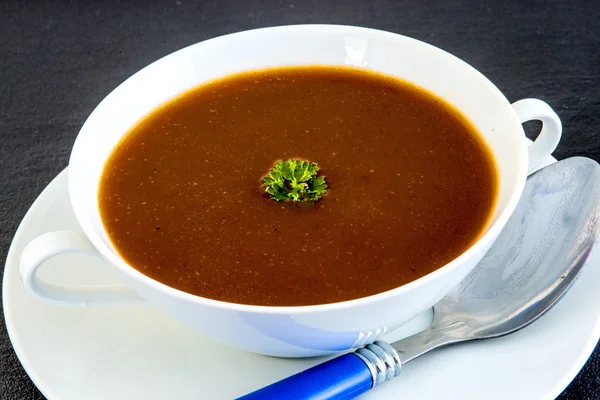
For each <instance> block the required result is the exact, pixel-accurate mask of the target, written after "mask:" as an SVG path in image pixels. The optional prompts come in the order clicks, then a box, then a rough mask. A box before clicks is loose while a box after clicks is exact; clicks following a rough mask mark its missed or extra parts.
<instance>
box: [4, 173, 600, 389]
mask: <svg viewBox="0 0 600 400" xmlns="http://www.w3.org/2000/svg"><path fill="white" fill-rule="evenodd" d="M77 228H78V225H77V222H76V220H75V217H74V215H73V213H72V211H71V208H70V205H69V199H68V196H67V173H66V171H63V172H62V173H61V174H60V175H59V176H58V177H57V178H56V179H54V181H53V182H52V183H51V184H50V185H49V186H48V187H47V188H46V189H45V190H44V192H43V193H42V194H41V195H40V197H39V198H38V199H37V200H36V202H35V203H34V204H33V206H32V207H31V209H30V210H29V212H28V213H27V215H26V216H25V218H24V220H23V222H22V223H21V226H20V227H19V229H18V231H17V233H16V235H15V238H14V241H13V243H12V246H11V248H10V251H9V253H8V258H7V262H6V269H5V272H4V283H3V302H4V313H5V318H6V324H7V327H8V333H9V335H10V338H11V340H12V343H13V346H14V348H15V351H16V353H17V355H18V357H19V359H20V361H21V362H22V364H23V366H24V367H25V370H26V371H27V373H28V374H29V376H30V377H31V379H32V380H33V382H34V383H35V384H36V385H37V387H38V388H39V389H40V390H41V391H42V393H43V394H44V395H45V396H46V397H48V398H49V399H52V400H55V399H56V400H57V399H61V400H71V399H73V400H91V399H102V400H105V399H113V400H117V399H146V400H150V399H166V398H170V399H178V400H179V399H194V400H198V399H231V398H234V397H236V396H239V395H242V394H244V393H247V392H249V391H252V390H254V389H257V388H259V387H261V386H264V385H265V384H268V383H271V382H274V381H276V380H278V379H281V378H283V377H285V376H287V375H291V374H293V373H295V372H298V371H301V370H303V369H305V368H307V367H309V366H312V365H314V364H316V363H319V362H321V361H323V359H308V360H307V359H304V360H284V359H277V358H271V357H264V356H259V355H255V354H250V353H246V352H243V351H239V350H235V349H233V348H230V347H227V346H224V345H221V344H219V343H216V342H214V341H212V340H209V339H207V338H204V337H202V336H201V335H199V334H197V333H195V332H194V331H192V330H190V329H188V328H187V327H185V326H183V325H181V324H180V323H179V322H177V321H175V320H173V319H171V318H170V317H169V316H168V315H165V314H164V313H162V312H161V311H159V310H156V309H154V308H152V307H150V306H146V305H138V306H112V307H93V308H65V307H59V306H52V305H48V304H45V303H41V302H39V301H38V300H36V299H34V298H32V297H31V296H29V295H28V294H27V293H25V291H24V288H23V285H22V284H21V281H20V279H19V273H18V258H19V255H20V253H21V251H22V249H23V247H24V246H25V245H26V244H27V242H29V241H30V240H31V239H33V238H35V237H36V236H38V235H40V234H41V233H44V232H47V231H52V230H61V229H77ZM50 262H52V263H54V265H55V266H56V267H57V269H59V271H58V272H55V273H53V276H51V277H48V279H54V280H56V281H60V282H63V283H65V282H66V281H71V282H74V281H78V282H81V281H86V280H87V281H88V282H92V281H94V282H98V281H105V282H107V283H108V282H113V281H114V280H115V279H118V278H117V277H116V276H115V275H113V274H114V272H113V271H112V270H110V269H109V268H107V267H106V266H104V265H102V264H101V263H100V262H99V261H96V260H94V259H91V258H87V257H85V256H77V255H63V256H60V257H56V258H55V259H52V260H50V261H49V262H48V263H50ZM53 270H55V269H53ZM40 273H46V274H47V270H46V271H44V267H42V270H41V271H40ZM598 282H600V252H596V253H595V255H593V256H592V258H591V259H590V261H589V263H588V265H587V267H586V268H585V270H584V271H583V273H582V276H581V278H580V279H579V281H578V282H577V283H576V284H575V285H574V287H573V289H572V290H571V291H570V292H569V293H568V294H567V295H566V296H565V298H564V299H563V300H562V301H561V302H560V303H559V304H558V305H557V306H556V307H555V308H554V309H552V310H551V311H550V312H549V313H548V314H546V315H545V316H544V317H542V318H541V319H540V320H539V321H537V322H535V323H534V324H533V325H532V326H530V327H528V328H526V329H524V330H522V331H520V332H517V333H515V334H513V335H510V336H507V337H503V338H499V339H493V340H485V341H479V342H475V343H470V344H464V345H457V346H453V347H448V348H444V349H441V350H438V351H435V352H432V353H430V354H428V355H426V356H424V357H422V358H419V359H417V360H416V361H414V362H411V363H410V364H408V365H406V366H405V368H403V371H402V374H401V376H400V377H398V378H396V379H395V380H393V381H391V382H387V383H386V384H384V385H382V386H380V387H378V388H377V389H375V390H373V391H372V392H370V393H367V394H366V395H364V396H363V397H361V398H364V399H390V398H393V399H412V400H417V399H419V400H420V399H447V400H448V399H450V400H452V399H460V400H470V399H473V400H480V399H484V398H485V399H488V400H493V399H502V400H505V399H512V400H518V399H527V400H532V399H553V398H555V397H556V396H558V395H559V394H560V392H561V391H562V390H563V389H564V388H565V387H566V386H567V385H568V384H569V382H570V381H571V380H572V379H573V378H574V377H575V375H576V374H577V372H578V371H579V370H580V369H581V367H582V366H583V365H584V363H585V361H586V360H587V358H588V357H589V356H590V354H591V352H592V351H593V349H594V346H595V345H596V342H597V341H598V338H599V337H600V291H598V290H597V286H598V285H597V283H598ZM430 316H431V314H430V313H429V314H425V315H422V316H420V317H418V318H416V319H415V320H414V321H413V322H412V323H409V325H408V326H407V327H405V328H404V329H403V330H402V331H396V332H394V333H393V334H392V335H390V336H389V337H388V338H386V339H388V340H393V339H396V338H399V337H401V336H403V335H406V334H409V333H411V332H415V331H416V330H420V329H422V328H424V326H425V325H426V324H427V323H428V320H429V318H430Z"/></svg>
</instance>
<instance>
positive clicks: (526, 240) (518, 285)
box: [393, 157, 600, 363]
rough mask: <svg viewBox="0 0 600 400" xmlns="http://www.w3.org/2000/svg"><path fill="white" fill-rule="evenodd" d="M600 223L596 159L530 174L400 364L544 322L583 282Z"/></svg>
mask: <svg viewBox="0 0 600 400" xmlns="http://www.w3.org/2000/svg"><path fill="white" fill-rule="evenodd" d="M532 216H534V217H532ZM599 222H600V166H599V165H598V164H597V163H596V162H595V161H593V160H590V159H588V158H583V157H573V158H569V159H566V160H563V161H560V162H558V163H555V164H552V165H550V166H548V167H546V168H544V169H542V170H540V171H538V172H536V173H534V174H532V175H531V176H530V177H529V178H528V180H527V185H526V186H525V190H524V192H523V195H522V197H521V200H520V202H519V204H518V205H517V208H516V209H515V212H514V213H513V215H512V216H511V218H510V219H509V220H508V223H507V224H506V227H505V228H504V230H503V231H502V232H501V233H500V235H499V236H498V239H497V240H496V241H495V242H494V244H493V245H492V247H491V248H490V250H489V251H488V253H487V254H486V255H485V257H484V258H483V260H482V261H481V262H480V263H479V264H478V265H477V267H476V268H475V269H474V270H473V271H472V272H471V273H470V274H469V275H468V276H467V278H466V279H465V280H463V281H462V283H461V284H460V285H459V286H458V287H457V288H456V289H454V290H453V291H452V292H450V293H449V294H448V295H447V296H446V297H444V298H443V299H442V300H441V301H440V302H439V303H438V304H436V305H435V307H434V308H433V310H434V316H433V322H432V324H431V325H430V326H429V327H428V328H427V329H426V330H425V331H423V332H421V333H419V334H417V335H414V336H411V337H410V338H407V339H405V340H400V341H398V342H396V343H394V344H393V346H394V348H395V349H396V351H398V354H399V356H400V359H401V360H402V362H403V363H405V362H408V361H410V360H412V359H414V358H415V357H418V356H419V355H421V354H424V353H425V352H427V351H429V350H432V349H433V348H436V347H440V346H442V345H446V344H450V343H456V342H461V341H466V340H473V339H487V338H493V337H498V336H503V335H507V334H509V333H512V332H515V331H517V330H519V329H522V328H524V327H525V326H527V325H529V324H531V323H532V322H533V321H535V320H536V319H538V318H539V317H541V316H542V315H543V314H544V313H546V312H547V311H548V310H549V309H550V308H552V306H554V304H556V303H557V302H558V301H559V300H560V299H561V297H562V296H563V295H564V294H565V293H566V292H567V291H568V290H569V288H570V287H571V286H572V285H573V283H574V282H575V281H576V280H577V278H578V277H579V275H580V273H581V271H582V268H583V266H584V264H585V261H586V260H587V259H588V257H589V255H590V254H591V252H592V250H593V248H594V246H595V243H596V239H597V238H598V236H599V234H600V223H599ZM424 342H427V343H426V344H425V343H424Z"/></svg>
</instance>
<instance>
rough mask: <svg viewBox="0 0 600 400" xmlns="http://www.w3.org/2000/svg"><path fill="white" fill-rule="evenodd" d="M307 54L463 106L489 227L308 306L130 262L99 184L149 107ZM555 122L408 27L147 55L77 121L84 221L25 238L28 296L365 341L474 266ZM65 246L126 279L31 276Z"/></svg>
mask: <svg viewBox="0 0 600 400" xmlns="http://www.w3.org/2000/svg"><path fill="white" fill-rule="evenodd" d="M310 64H323V65H345V66H355V67H363V68H367V69H370V70H372V71H378V72H382V73H385V74H389V75H394V76H398V77H400V78H402V79H406V80H408V81H410V82H412V83H414V84H416V85H419V86H421V87H423V88H425V89H428V90H430V91H431V92H433V93H435V94H437V95H438V96H441V97H443V98H444V99H445V100H447V101H448V102H449V103H450V104H452V105H453V106H455V107H456V108H457V109H459V110H460V111H461V112H463V113H464V115H465V116H466V117H467V118H469V119H470V121H471V122H472V123H473V124H474V125H475V127H476V128H477V129H478V130H479V132H480V133H481V135H482V137H483V139H484V140H485V141H486V143H487V144H488V145H489V147H490V150H491V151H492V153H493V155H494V158H495V159H496V165H497V168H498V173H499V186H498V201H497V205H496V208H495V210H494V213H493V214H492V219H491V223H490V225H489V227H488V229H487V230H486V231H485V233H484V235H483V236H482V237H481V238H480V239H479V240H478V241H477V242H476V243H475V244H473V245H472V246H471V247H470V248H469V249H467V250H466V251H465V252H464V253H463V254H461V255H460V256H458V257H457V258H456V259H454V260H452V261H451V262H449V263H448V264H447V265H445V266H444V267H442V268H439V269H438V270H436V271H434V272H432V273H430V274H427V275H426V276H424V277H422V278H420V279H417V280H415V281H413V282H410V283H408V284H406V285H403V286H400V287H398V288H395V289H392V290H389V291H386V292H383V293H378V294H375V295H373V296H369V297H364V298H360V299H355V300H351V301H346V302H340V303H334V304H324V305H315V306H306V307H261V306H249V305H243V304H232V303H225V302H221V301H215V300H210V299H206V298H202V297H199V296H193V295H191V294H188V293H184V292H181V291H179V290H176V289H174V288H171V287H169V286H166V285H164V284H161V283H159V282H157V281H155V280H152V279H151V278H149V277H148V276H146V275H144V274H142V273H140V272H139V271H137V270H136V269H134V268H132V267H130V266H129V265H127V263H126V262H125V261H124V260H123V259H121V258H120V256H119V255H118V253H117V252H116V250H115V249H114V248H113V246H112V244H111V243H110V240H109V238H108V236H107V234H106V232H105V230H104V228H103V225H102V222H101V218H100V212H99V208H98V194H97V192H98V187H99V180H100V177H101V174H102V170H103V168H104V165H105V161H106V159H107V158H108V157H109V155H110V153H111V152H112V150H113V148H114V147H115V146H116V145H117V143H118V142H119V141H120V139H121V138H122V137H123V136H124V135H125V134H126V133H127V131H128V130H129V128H130V127H131V126H132V125H134V124H135V123H136V122H137V121H138V120H140V119H141V118H143V117H144V116H145V115H146V114H147V113H148V112H150V111H151V110H152V109H154V108H155V107H156V106H158V105H160V104H163V103H164V102H165V101H167V100H169V99H171V98H173V97H174V96H176V95H178V94H180V93H182V92H184V91H186V90H188V89H191V88H192V87H194V86H197V85H199V84H201V83H205V82H207V81H210V80H212V79H214V78H217V77H222V76H224V75H228V74H231V73H235V72H239V71H245V70H250V69H257V68H264V67H274V66H282V65H310ZM532 119H538V120H542V121H543V128H542V131H541V133H540V134H539V136H538V137H537V138H536V140H535V142H534V144H533V145H531V146H530V147H529V148H528V147H527V143H526V141H525V135H524V133H523V128H522V126H521V123H522V122H524V121H528V120H532ZM561 129H562V128H561V123H560V120H559V118H558V116H557V115H556V114H555V113H554V111H552V109H551V108H550V107H549V106H548V105H547V104H546V103H544V102H542V101H540V100H535V99H524V100H520V101H518V102H516V103H514V104H512V105H511V104H510V103H509V102H508V100H507V99H506V98H505V97H504V96H503V95H502V93H501V92H500V91H499V90H498V89H497V88H496V87H495V86H494V85H493V84H492V83H491V82H490V81H489V80H488V79H486V78H485V77H484V76H483V75H481V74H480V73H479V72H477V71H476V70H475V69H474V68H472V67H471V66H469V65H468V64H466V63H465V62H463V61H461V60H459V59H458V58H456V57H454V56H452V55H450V54H448V53H446V52H444V51H442V50H440V49H438V48H436V47H434V46H431V45H428V44H426V43H423V42H420V41H418V40H415V39H411V38H408V37H405V36H401V35H396V34H393V33H389V32H383V31H377V30H373V29H366V28H359V27H351V26H335V25H298V26H283V27H273V28H265V29H258V30H254V31H246V32H240V33H236V34H232V35H226V36H222V37H219V38H215V39H212V40H208V41H205V42H201V43H198V44H195V45H192V46H190V47H187V48H185V49H182V50H179V51H177V52H175V53H173V54H170V55H168V56H166V57H164V58H162V59H161V60H159V61H157V62H155V63H153V64H151V65H149V66H148V67H146V68H144V69H143V70H141V71H140V72H138V73H136V74H135V75H133V76H132V77H131V78H129V79H128V80H127V81H126V82H124V83H123V84H122V85H120V86H119V87H118V88H117V89H115V90H114V91H113V92H112V93H111V94H109V95H108V96H107V97H106V98H105V99H104V100H103V101H102V102H101V103H100V104H99V105H98V107H97V108H96V109H95V110H94V112H93V113H92V114H91V115H90V117H89V118H88V119H87V121H86V122H85V124H84V126H83V127H82V128H81V131H80V133H79V135H78V136H77V140H76V141H75V145H74V146H73V151H72V153H71V158H70V160H69V166H70V167H69V168H70V171H71V172H70V174H69V197H70V201H71V204H72V206H73V210H74V213H75V215H76V216H77V220H78V221H79V224H80V225H81V228H80V229H77V230H76V231H71V232H65V231H61V232H54V233H50V234H46V235H43V236H40V237H38V238H36V239H35V240H34V241H32V242H31V243H30V245H29V246H28V247H27V248H26V249H25V251H24V252H23V255H22V258H21V264H20V270H21V277H22V279H23V282H24V284H25V287H26V288H27V289H28V290H29V292H30V293H31V294H32V295H35V296H37V297H39V298H42V299H45V300H46V301H50V302H53V303H58V304H67V305H90V304H102V303H104V304H106V303H116V302H128V301H131V300H135V299H139V297H140V296H141V297H142V298H144V299H145V300H147V301H148V302H150V303H152V304H154V305H155V306H157V307H160V308H161V309H163V310H165V311H167V312H168V313H170V314H171V315H172V316H174V317H175V318H177V319H179V320H181V321H183V322H185V323H187V324H188V325H189V326H191V327H193V328H195V329H196V330H198V331H199V332H202V333H203V334H205V335H208V336H210V337H212V338H215V339H218V340H219V341H222V342H224V343H228V344H230V345H233V346H236V347H238V348H241V349H244V350H248V351H252V352H256V353H261V354H269V355H276V356H287V357H306V356H316V355H325V354H330V353H332V352H335V351H339V350H345V349H349V348H352V347H357V346H362V345H364V344H366V343H370V342H373V341H374V340H376V339H377V338H378V337H381V336H382V335H383V334H385V333H387V332H391V331H392V330H394V329H396V328H397V327H398V326H400V325H401V324H403V323H405V322H407V321H408V320H410V319H411V318H413V317H414V316H416V315H418V314H419V313H421V312H423V311H424V310H426V309H427V308H429V307H431V306H433V304H435V303H436V302H437V301H438V300H439V299H441V298H442V297H443V296H444V295H446V294H447V293H448V291H450V290H451V289H452V288H453V287H455V286H456V285H457V284H458V283H459V282H460V281H461V280H462V279H463V278H464V277H465V276H466V275H467V274H468V273H469V272H470V271H471V270H472V269H473V267H474V266H475V265H476V264H477V263H478V262H479V260H480V259H481V257H483V255H484V254H485V253H486V252H487V250H488V249H489V247H490V246H491V244H492V243H493V241H494V240H495V238H496V237H497V235H498V233H499V232H500V230H501V229H502V228H503V226H504V224H505V223H506V221H507V220H508V218H509V216H510V214H511V213H512V212H513V210H514V207H515V206H516V204H517V201H518V199H519V197H520V195H521V192H522V190H523V187H524V184H525V178H526V176H527V173H528V171H529V170H531V168H532V167H535V166H537V165H539V164H540V163H541V162H542V161H543V160H544V159H545V157H546V156H548V155H549V154H550V153H551V152H552V151H553V150H554V148H555V147H556V144H557V143H558V141H559V138H560V134H561ZM256 151H259V149H256ZM67 252H79V253H87V254H95V255H97V256H98V257H100V258H102V259H104V260H106V261H107V262H108V264H110V265H111V266H112V267H113V269H114V270H116V271H118V272H119V273H120V274H121V277H122V279H123V280H124V282H125V283H126V284H127V285H122V286H120V287H112V288H98V287H95V288H94V287H87V288H82V287H73V286H68V285H64V282H55V283H59V284H60V283H63V284H62V285H56V284H55V285H49V284H48V283H47V282H46V281H45V280H44V279H39V278H38V275H37V274H36V273H35V272H36V270H37V268H38V267H39V266H40V265H41V264H42V263H43V262H44V261H45V260H46V259H48V258H50V257H53V256H54V255H56V254H61V253H67ZM167 267H168V266H167ZM99 268H102V267H101V266H99ZM107 268H110V267H109V266H107Z"/></svg>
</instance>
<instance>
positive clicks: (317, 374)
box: [237, 341, 400, 400]
mask: <svg viewBox="0 0 600 400" xmlns="http://www.w3.org/2000/svg"><path fill="white" fill-rule="evenodd" d="M399 373H400V359H399V357H398V354H397V353H396V351H395V350H393V349H392V348H391V346H390V345H389V344H387V343H385V342H379V341H378V342H375V343H374V344H370V345H367V346H366V347H364V348H361V349H359V350H357V351H356V353H348V354H344V355H343V356H340V357H336V358H334V359H331V360H329V361H327V362H324V363H323V364H319V365H317V366H314V367H312V368H310V369H307V370H306V371H302V372H300V373H298V374H296V375H292V376H290V377H289V378H285V379H283V380H281V381H279V382H276V383H273V384H271V385H269V386H265V387H264V388H262V389H259V390H257V391H255V392H252V393H250V394H247V395H245V396H242V397H240V398H238V399H237V400H265V399H286V400H301V399H302V400H306V399H310V400H349V399H353V398H355V397H357V396H358V395H360V394H362V393H364V392H366V391H368V390H369V389H371V388H372V387H373V386H375V385H377V384H379V383H382V382H385V381H386V380H388V379H391V378H393V377H394V376H396V375H398V374H399Z"/></svg>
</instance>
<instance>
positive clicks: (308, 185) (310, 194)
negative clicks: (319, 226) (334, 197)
mask: <svg viewBox="0 0 600 400" xmlns="http://www.w3.org/2000/svg"><path fill="white" fill-rule="evenodd" d="M317 172H319V166H318V165H317V164H316V163H311V162H309V161H304V160H287V161H278V162H277V163H276V164H275V166H274V167H273V168H271V170H270V171H269V173H268V175H267V176H265V177H264V178H263V186H264V187H265V188H266V192H267V193H268V194H269V195H271V199H272V200H275V201H282V200H283V201H294V202H298V201H303V202H311V201H317V200H319V199H320V198H321V197H322V196H323V195H324V194H325V193H327V182H325V177H323V176H317Z"/></svg>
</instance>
